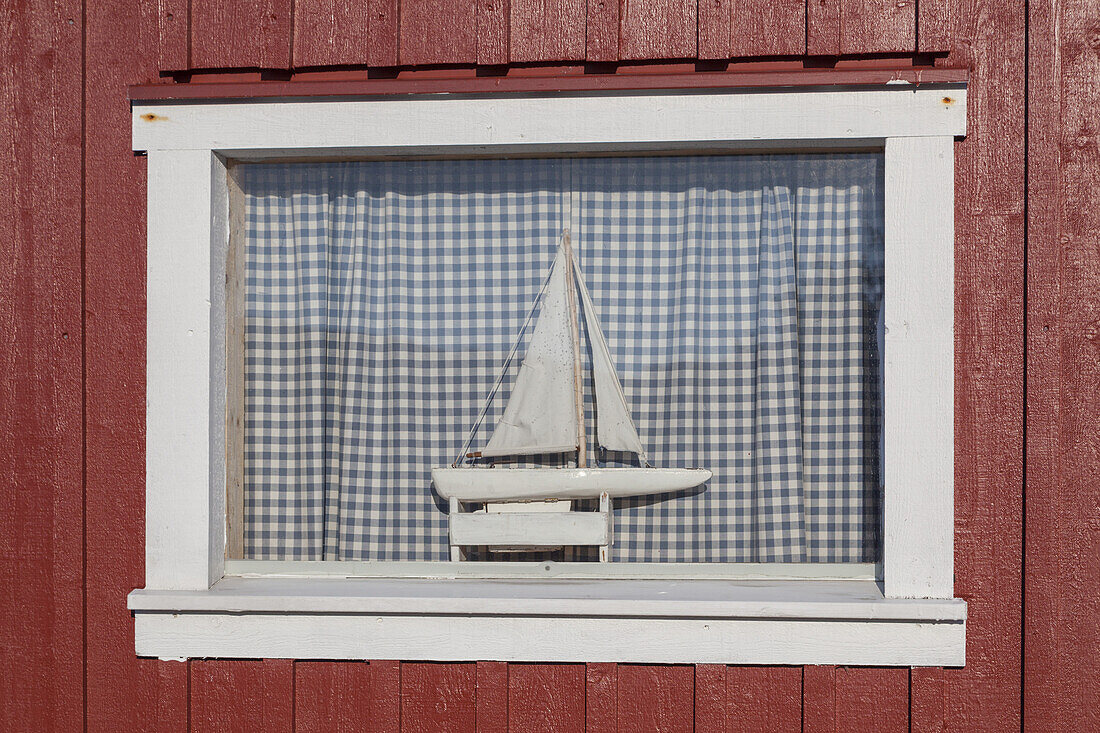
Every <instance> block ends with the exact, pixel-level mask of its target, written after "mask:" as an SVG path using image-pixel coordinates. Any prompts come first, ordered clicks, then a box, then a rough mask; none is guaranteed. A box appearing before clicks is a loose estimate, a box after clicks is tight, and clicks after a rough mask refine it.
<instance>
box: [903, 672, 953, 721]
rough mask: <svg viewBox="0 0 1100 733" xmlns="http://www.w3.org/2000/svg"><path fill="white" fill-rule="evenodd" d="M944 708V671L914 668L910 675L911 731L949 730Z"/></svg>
mask: <svg viewBox="0 0 1100 733" xmlns="http://www.w3.org/2000/svg"><path fill="white" fill-rule="evenodd" d="M946 713H947V711H946V710H944V707H943V669H941V668H939V667H914V668H913V670H912V671H911V672H910V673H909V729H910V731H912V733H942V732H943V731H944V730H946V729H947V721H948V718H947V715H946Z"/></svg>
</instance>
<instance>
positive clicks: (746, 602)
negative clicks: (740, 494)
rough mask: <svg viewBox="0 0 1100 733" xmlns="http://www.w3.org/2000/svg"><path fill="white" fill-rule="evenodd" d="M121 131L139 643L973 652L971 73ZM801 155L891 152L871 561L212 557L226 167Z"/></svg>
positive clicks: (187, 109) (321, 111) (249, 648)
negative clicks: (877, 541) (133, 232)
mask: <svg viewBox="0 0 1100 733" xmlns="http://www.w3.org/2000/svg"><path fill="white" fill-rule="evenodd" d="M132 117H133V149H134V150H135V151H144V152H146V153H147V155H148V293H147V295H148V342H147V343H148V346H147V349H148V351H147V395H146V396H147V413H146V419H147V424H146V427H147V432H146V447H147V458H146V578H145V588H144V589H139V590H135V591H134V592H133V593H131V594H130V596H129V607H130V609H131V610H132V612H133V613H134V616H135V628H136V648H137V653H138V654H139V655H142V656H156V657H162V658H188V657H292V658H313V659H317V658H331V659H372V658H373V659H378V658H400V659H428V660H463V659H466V660H473V659H498V660H509V661H520V660H527V661H546V662H552V661H579V662H588V661H617V662H651V663H656V662H666V663H677V662H679V663H692V662H694V663H704V662H717V663H752V664H876V665H942V666H958V665H962V664H963V663H964V661H965V622H966V604H965V602H964V601H962V600H959V599H955V598H953V589H954V581H953V531H954V483H953V480H954V419H953V405H954V395H953V389H954V335H953V314H954V299H953V293H954V264H953V261H954V257H953V248H954V221H953V218H954V141H955V138H956V137H957V136H962V135H964V134H965V132H966V88H965V85H964V84H952V85H937V86H916V85H912V84H908V83H905V82H901V83H895V84H891V85H885V86H878V87H865V88H825V89H819V88H807V89H790V90H770V91H759V90H751V91H744V90H741V91H739V90H721V91H717V92H716V91H707V92H682V91H679V92H678V91H662V92H630V93H616V94H608V93H602V94H601V93H591V94H557V95H499V96H492V97H471V96H462V95H430V96H403V97H390V98H379V99H370V100H366V99H339V98H321V99H316V100H309V101H302V100H287V101H263V102H259V101H207V102H188V103H182V104H181V103H169V102H146V103H135V104H134V105H133V109H132ZM806 149H825V150H852V149H878V150H882V151H884V155H885V206H886V215H885V216H886V220H885V250H886V275H885V292H886V295H885V323H886V337H885V338H886V345H885V354H884V365H883V374H884V404H885V417H884V456H883V462H884V484H885V489H884V499H883V501H884V510H883V514H884V517H883V521H884V528H883V530H884V550H883V552H884V555H883V560H882V563H881V566H880V568H879V569H878V571H877V573H873V574H868V573H867V572H866V568H857V569H856V571H855V572H848V573H847V574H846V573H845V571H844V569H843V568H838V567H836V566H825V567H823V568H818V569H817V573H816V574H817V576H818V577H811V575H812V573H811V572H810V571H811V568H810V567H809V566H795V567H794V568H784V567H783V566H766V565H755V566H738V569H737V573H738V576H737V577H730V576H729V574H728V573H726V575H727V577H708V576H713V575H714V573H715V572H716V571H717V572H718V573H721V572H722V567H721V566H710V567H709V568H704V567H701V566H699V565H693V566H692V569H690V570H684V569H683V568H678V569H674V570H671V571H670V570H669V569H668V568H669V566H664V567H660V568H654V567H653V566H649V567H648V569H647V566H645V565H633V566H631V565H627V564H624V565H623V568H622V569H618V568H616V569H615V570H614V571H611V572H615V571H617V572H618V576H616V577H610V578H608V577H603V578H595V577H587V576H591V575H592V574H593V573H597V574H603V573H605V572H608V571H607V566H606V565H605V566H603V568H600V569H598V570H591V569H587V568H580V569H577V567H573V568H570V567H568V566H565V565H563V564H552V563H551V564H546V565H545V566H542V567H543V569H542V570H539V569H536V570H535V571H530V572H529V573H528V575H529V576H530V575H531V573H534V574H536V575H537V574H543V573H544V574H543V577H539V578H534V577H528V578H526V579H524V580H522V581H520V582H517V581H516V579H515V578H513V579H512V580H504V579H500V578H493V577H487V576H489V575H491V574H492V573H491V572H488V571H485V570H484V569H482V570H478V567H477V564H476V563H475V564H471V566H472V569H467V568H465V567H464V568H463V569H461V570H455V569H454V565H451V566H446V567H441V564H420V563H410V564H398V563H346V564H341V565H339V566H338V567H334V566H333V564H332V563H320V564H310V563H299V564H278V563H275V564H266V565H265V564H263V563H253V564H247V563H244V564H242V563H241V562H240V561H236V562H234V561H228V562H227V561H226V559H225V546H226V526H225V525H226V455H225V433H226V430H225V418H224V416H225V412H226V367H225V362H226V360H225V351H226V348H225V346H226V305H225V278H226V257H227V252H228V232H229V203H228V202H229V191H228V186H227V180H226V179H227V167H226V166H227V160H270V159H290V158H295V157H310V158H317V157H327V156H386V155H401V156H413V157H415V156H426V155H441V154H447V155H486V154H489V155H496V154H499V155H521V154H556V153H560V154H574V153H583V152H592V151H602V152H609V151H610V152H624V153H633V152H649V151H673V150H691V151H699V150H707V151H739V150H767V151H791V150H806ZM456 565H458V564H456ZM461 565H464V566H465V564H461ZM611 565H614V564H611ZM447 568H451V569H447ZM462 574H464V575H465V576H467V577H455V576H458V575H462ZM400 575H405V576H419V577H395V576H400ZM876 575H877V577H875V576H876ZM479 576H480V577H479ZM561 576H564V577H561ZM821 576H826V577H821ZM830 576H831V577H830Z"/></svg>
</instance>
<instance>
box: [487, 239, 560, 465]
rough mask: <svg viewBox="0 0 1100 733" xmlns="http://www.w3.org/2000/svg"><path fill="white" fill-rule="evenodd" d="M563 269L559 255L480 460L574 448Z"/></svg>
mask: <svg viewBox="0 0 1100 733" xmlns="http://www.w3.org/2000/svg"><path fill="white" fill-rule="evenodd" d="M565 266H566V265H565V255H564V254H563V253H562V251H561V250H560V249H559V250H558V256H557V257H556V258H555V260H554V264H553V272H552V273H551V275H550V282H549V283H548V284H547V288H546V294H545V295H544V296H543V301H542V310H541V312H540V313H539V319H538V323H536V324H535V332H534V334H532V336H531V344H530V346H529V347H528V349H527V356H526V358H525V359H524V360H523V365H522V366H521V367H520V370H519V375H518V376H517V377H516V384H515V387H513V389H512V395H511V397H510V398H509V399H508V404H507V405H506V406H505V408H504V415H503V416H502V417H501V419H500V422H499V423H497V426H496V430H495V431H493V436H492V437H491V438H490V439H489V443H488V445H486V446H485V448H484V449H483V450H482V451H481V454H482V455H483V456H515V455H531V454H534V453H561V452H565V451H572V450H575V449H576V447H577V418H576V412H575V410H574V406H573V341H572V338H571V336H570V332H569V308H568V306H567V304H566V292H565Z"/></svg>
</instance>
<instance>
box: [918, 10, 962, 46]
mask: <svg viewBox="0 0 1100 733" xmlns="http://www.w3.org/2000/svg"><path fill="white" fill-rule="evenodd" d="M956 4H957V0H917V51H919V52H920V53H937V52H945V51H950V50H951V46H952V43H953V36H954V34H953V28H954V25H955V13H956V12H957V11H956V9H955V6H956Z"/></svg>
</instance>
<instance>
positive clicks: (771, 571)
mask: <svg viewBox="0 0 1100 733" xmlns="http://www.w3.org/2000/svg"><path fill="white" fill-rule="evenodd" d="M225 573H226V576H240V577H249V578H258V577H264V578H273V577H281V578H322V579H323V578H333V577H337V578H394V577H405V578H428V579H433V578H442V579H446V578H565V579H576V578H589V579H623V578H634V579H653V578H664V579H676V580H697V579H709V580H713V579H715V578H720V579H723V580H877V579H878V578H879V577H880V576H881V574H882V573H881V572H880V570H879V568H878V566H877V565H875V564H874V563H751V562H750V563H716V562H711V563H668V562H651V563H644V562H637V563H619V564H612V565H598V564H596V563H589V562H555V561H549V560H548V561H543V562H504V561H494V562H465V563H462V564H455V563H450V562H401V561H392V562H378V561H356V560H227V561H226V567H225Z"/></svg>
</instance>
